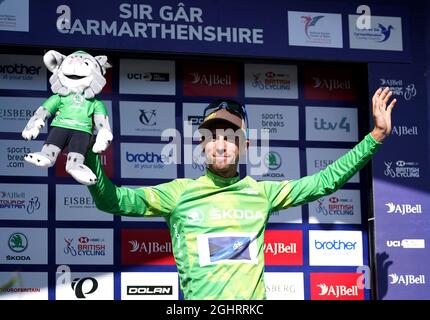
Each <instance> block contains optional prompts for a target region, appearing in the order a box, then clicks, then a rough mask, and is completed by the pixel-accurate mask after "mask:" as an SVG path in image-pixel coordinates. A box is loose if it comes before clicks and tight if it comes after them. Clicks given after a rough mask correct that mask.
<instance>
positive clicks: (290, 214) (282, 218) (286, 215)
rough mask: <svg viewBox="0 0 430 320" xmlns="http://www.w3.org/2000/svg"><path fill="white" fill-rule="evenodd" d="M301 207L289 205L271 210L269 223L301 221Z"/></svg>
mask: <svg viewBox="0 0 430 320" xmlns="http://www.w3.org/2000/svg"><path fill="white" fill-rule="evenodd" d="M302 222H303V220H302V207H301V206H299V207H291V208H288V209H285V210H280V211H275V212H271V213H270V216H269V223H302Z"/></svg>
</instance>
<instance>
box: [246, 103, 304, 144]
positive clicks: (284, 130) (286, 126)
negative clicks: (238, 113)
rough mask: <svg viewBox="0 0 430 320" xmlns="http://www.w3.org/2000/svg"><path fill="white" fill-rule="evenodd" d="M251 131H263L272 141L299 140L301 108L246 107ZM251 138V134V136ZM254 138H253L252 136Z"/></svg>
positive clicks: (259, 132)
mask: <svg viewBox="0 0 430 320" xmlns="http://www.w3.org/2000/svg"><path fill="white" fill-rule="evenodd" d="M246 109H247V113H248V119H249V128H250V129H249V130H250V131H251V130H258V134H257V136H258V137H259V138H260V137H261V130H264V131H265V132H266V133H268V134H269V139H270V140H298V139H299V108H298V107H294V106H275V105H246ZM250 136H251V134H250ZM251 137H252V136H251Z"/></svg>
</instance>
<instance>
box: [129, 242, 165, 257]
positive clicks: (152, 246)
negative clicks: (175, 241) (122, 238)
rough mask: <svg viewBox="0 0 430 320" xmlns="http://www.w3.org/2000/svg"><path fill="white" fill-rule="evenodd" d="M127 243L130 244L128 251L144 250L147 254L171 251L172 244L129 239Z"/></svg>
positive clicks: (139, 251) (138, 251)
mask: <svg viewBox="0 0 430 320" xmlns="http://www.w3.org/2000/svg"><path fill="white" fill-rule="evenodd" d="M128 243H129V244H130V245H131V249H130V252H137V253H141V252H144V253H146V254H148V255H150V254H151V253H164V252H170V253H171V252H172V244H171V243H170V242H165V243H164V244H161V243H159V242H142V243H139V242H138V241H137V240H130V241H129V242H128Z"/></svg>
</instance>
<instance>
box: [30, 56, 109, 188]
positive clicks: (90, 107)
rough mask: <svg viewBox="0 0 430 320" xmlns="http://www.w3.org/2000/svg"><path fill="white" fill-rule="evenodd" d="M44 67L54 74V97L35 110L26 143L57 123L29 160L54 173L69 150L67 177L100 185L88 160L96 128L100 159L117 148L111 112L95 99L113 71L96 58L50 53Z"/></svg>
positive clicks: (95, 150)
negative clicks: (62, 154) (47, 125)
mask: <svg viewBox="0 0 430 320" xmlns="http://www.w3.org/2000/svg"><path fill="white" fill-rule="evenodd" d="M43 61H44V63H45V65H46V67H47V68H48V70H49V71H51V72H52V73H53V74H52V76H51V78H50V79H49V82H50V83H51V90H52V92H53V93H54V95H52V96H51V97H49V99H48V100H46V101H45V102H44V103H43V104H42V106H40V107H39V108H38V109H37V110H36V112H35V114H34V115H33V116H32V117H31V118H30V120H29V121H28V123H27V125H26V127H25V129H24V130H23V132H22V137H23V138H24V139H25V140H30V139H35V138H36V137H37V136H38V135H39V132H40V129H41V128H42V127H43V126H44V125H45V122H46V121H47V119H48V118H49V117H51V116H54V119H53V120H52V122H51V127H50V130H49V134H48V137H47V139H46V141H45V144H44V145H43V148H42V150H41V151H40V152H34V153H29V154H28V155H26V156H25V158H24V159H25V160H26V161H27V162H30V163H32V164H34V165H36V166H40V167H46V168H48V167H52V166H53V165H54V164H55V161H56V160H57V157H58V155H59V154H60V152H61V150H63V148H64V147H65V146H67V149H68V154H67V163H66V171H67V172H68V173H69V174H70V175H71V176H72V177H73V178H75V180H76V181H78V182H80V183H82V184H85V185H92V184H95V183H96V182H97V179H96V176H95V175H94V173H93V172H92V171H91V170H90V169H89V168H88V167H87V166H86V165H84V160H85V154H86V153H87V149H88V146H89V143H90V139H91V135H92V134H93V130H94V126H95V129H96V130H97V132H98V133H97V137H96V140H95V143H94V145H93V147H92V150H93V151H94V152H95V153H100V152H102V151H105V150H106V149H107V148H108V146H109V144H110V143H111V142H112V138H113V136H112V132H111V129H110V126H109V119H108V115H107V111H106V107H105V105H104V104H103V102H102V101H101V100H99V99H97V98H95V95H97V94H98V93H100V91H102V89H103V87H104V85H105V84H106V79H105V78H104V74H105V73H106V69H107V68H110V67H111V66H110V64H109V63H108V62H107V57H106V56H96V57H93V56H91V55H90V54H88V53H86V52H84V51H77V52H74V53H72V54H71V55H69V56H67V57H66V56H64V55H62V54H61V53H59V52H57V51H54V50H50V51H48V52H47V53H46V54H45V55H44V56H43ZM93 124H94V125H93Z"/></svg>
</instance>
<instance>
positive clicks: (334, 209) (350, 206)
mask: <svg viewBox="0 0 430 320" xmlns="http://www.w3.org/2000/svg"><path fill="white" fill-rule="evenodd" d="M309 223H335V224H360V223H361V203H360V190H338V191H337V192H335V193H333V194H331V195H329V196H325V197H321V198H319V199H318V200H316V201H314V202H311V203H309Z"/></svg>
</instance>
